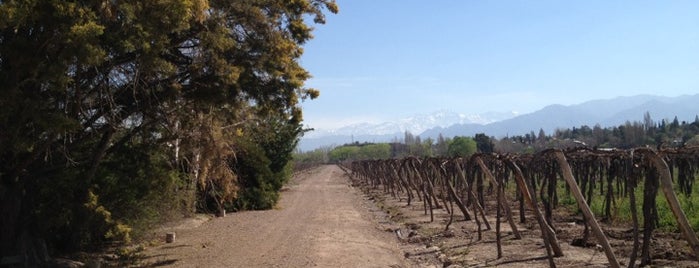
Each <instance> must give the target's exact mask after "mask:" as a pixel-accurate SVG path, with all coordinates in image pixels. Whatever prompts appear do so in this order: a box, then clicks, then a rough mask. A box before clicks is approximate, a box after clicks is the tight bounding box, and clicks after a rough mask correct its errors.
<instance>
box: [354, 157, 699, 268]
mask: <svg viewBox="0 0 699 268" xmlns="http://www.w3.org/2000/svg"><path fill="white" fill-rule="evenodd" d="M342 167H343V168H344V169H346V171H347V172H348V173H350V174H351V176H353V177H354V178H355V179H359V180H361V181H363V183H365V184H367V185H369V186H371V187H374V188H379V189H382V190H383V191H384V192H385V193H386V194H389V195H392V196H393V197H394V198H399V199H402V200H407V202H408V205H410V203H411V202H421V203H422V204H423V205H424V210H425V214H428V213H429V215H430V216H431V220H432V221H434V216H433V211H434V210H435V209H445V210H446V211H447V212H448V213H449V214H450V218H449V220H448V222H447V223H446V228H447V229H448V228H449V225H451V224H452V222H453V220H454V218H455V217H463V219H464V220H466V221H473V222H475V224H476V225H477V226H478V239H479V240H480V238H481V233H482V232H485V231H488V230H492V228H491V223H490V222H489V220H488V218H487V217H486V214H488V212H491V211H495V212H496V217H495V220H496V228H495V229H496V230H495V231H496V240H497V249H498V258H499V257H501V256H502V249H501V241H500V240H501V234H500V224H501V222H500V221H501V218H502V219H504V221H506V223H505V222H503V224H509V225H510V227H511V229H512V232H513V234H514V238H515V239H519V238H521V235H520V233H519V232H518V230H517V225H516V224H515V220H516V217H517V215H513V213H512V210H513V208H516V206H519V215H518V216H519V221H520V222H525V221H526V217H525V212H526V211H531V212H532V214H533V215H532V216H533V218H534V219H535V220H536V221H537V223H538V226H539V227H540V230H541V234H542V239H543V242H544V245H545V247H546V254H547V256H548V260H549V265H550V266H551V267H555V263H554V258H555V257H559V256H563V254H564V253H563V252H562V250H561V247H560V244H559V241H558V239H557V237H556V230H555V227H554V224H553V219H552V215H553V211H554V209H556V208H557V207H558V206H559V205H560V200H561V198H563V197H562V196H559V195H561V192H560V191H557V190H556V189H557V188H559V184H561V183H563V184H565V189H566V190H565V192H564V193H563V194H565V195H568V196H567V198H569V197H571V196H572V197H573V198H574V199H575V200H576V204H577V207H578V209H579V212H580V213H581V214H582V216H583V219H584V220H583V221H584V226H585V229H584V232H583V240H585V241H586V240H587V239H588V237H589V236H590V234H591V235H592V236H594V238H595V239H596V241H597V243H598V244H599V245H600V246H601V247H602V249H603V250H604V252H605V254H606V257H607V259H608V260H609V264H610V266H612V267H619V266H620V264H619V261H618V259H617V257H616V256H615V253H614V250H613V249H612V248H611V246H610V244H609V242H608V239H607V236H606V234H605V232H604V231H603V230H602V228H601V227H600V225H599V220H600V219H603V220H608V219H611V218H612V214H613V213H612V208H613V207H614V206H615V203H616V202H617V200H619V199H620V198H622V199H624V200H626V201H627V202H628V204H629V210H630V214H631V224H632V226H633V250H632V252H631V254H630V256H629V261H628V262H627V263H628V264H629V267H634V265H635V264H636V260H637V259H638V258H639V257H640V262H641V265H648V264H650V263H651V261H652V260H651V256H652V255H651V250H652V249H651V246H650V245H651V240H652V239H653V231H654V229H656V228H657V227H658V224H659V219H658V207H657V201H658V200H657V198H665V200H666V201H667V204H668V205H669V207H670V209H671V210H672V215H673V219H674V222H675V223H676V226H677V227H678V229H679V230H680V231H681V232H682V236H683V238H684V239H685V240H686V241H687V243H688V244H689V248H690V249H691V251H692V252H690V255H691V254H693V256H694V257H695V258H698V256H699V240H698V239H697V235H696V233H695V232H694V230H693V229H692V227H691V225H690V223H689V222H688V219H687V217H686V215H685V213H684V212H683V210H682V209H681V206H680V204H679V201H678V196H677V194H680V195H685V196H689V195H691V194H692V187H693V184H694V182H695V178H696V175H697V173H698V172H699V148H697V147H693V148H680V149H662V150H659V151H656V150H652V149H649V148H637V149H631V150H594V149H589V148H573V149H568V150H565V151H562V150H558V149H550V150H545V151H542V152H539V153H536V154H523V155H517V154H474V155H472V156H470V157H467V158H425V159H419V158H415V157H408V158H404V159H385V160H366V161H355V162H350V163H345V164H343V165H342ZM512 189H514V191H513V190H512ZM659 192H662V197H659V195H660V193H659ZM639 195H640V196H639ZM486 196H488V197H492V198H494V200H496V202H494V203H495V204H496V205H494V207H486V206H487V205H489V206H493V203H488V202H485V197H486ZM596 199H601V200H596ZM593 201H596V202H600V201H601V203H602V204H603V209H602V212H601V214H602V215H600V213H597V215H595V214H594V213H593V212H592V211H591V209H590V206H589V204H591V203H592V202H593ZM455 205H456V206H455ZM637 205H639V206H637ZM525 206H526V207H525ZM637 207H640V208H641V209H640V211H638V209H637ZM525 208H526V209H525ZM527 209H528V210H527ZM491 213H492V212H491ZM457 215H458V216H457ZM598 218H599V219H598ZM491 219H492V218H491Z"/></svg>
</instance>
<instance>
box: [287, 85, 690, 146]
mask: <svg viewBox="0 0 699 268" xmlns="http://www.w3.org/2000/svg"><path fill="white" fill-rule="evenodd" d="M698 104H699V94H695V95H683V96H679V97H663V96H655V95H637V96H630V97H617V98H613V99H604V100H591V101H587V102H584V103H581V104H576V105H568V106H564V105H559V104H553V105H549V106H546V107H544V108H542V109H540V110H537V111H535V112H532V113H527V114H521V115H520V114H518V113H516V112H489V113H483V114H478V115H464V114H459V113H455V112H451V111H445V110H440V111H437V112H434V113H431V114H427V115H416V116H411V117H407V118H404V119H400V120H396V121H393V122H384V123H379V124H372V123H359V124H352V125H348V126H345V127H341V128H338V129H334V130H314V131H312V132H310V133H307V134H306V135H305V136H304V137H303V138H302V139H301V141H300V142H299V149H301V150H302V151H308V150H313V149H315V148H319V147H323V146H333V145H342V144H345V143H350V142H355V141H359V142H365V141H366V142H388V141H392V140H400V139H402V137H403V135H404V133H405V132H406V131H408V132H410V133H412V134H413V135H419V136H420V137H421V138H428V137H431V138H436V137H437V136H438V135H439V134H442V135H443V136H444V137H453V136H473V135H475V134H476V133H485V134H486V135H488V136H494V137H496V138H499V137H505V136H514V135H524V134H526V133H530V132H531V131H534V132H536V133H538V131H539V129H543V130H544V132H546V133H548V134H550V133H553V131H555V130H556V129H557V128H572V127H579V126H582V125H587V126H590V127H592V126H594V125H595V124H600V126H602V127H608V126H616V125H621V124H624V123H625V122H626V121H631V122H633V121H642V120H643V116H644V114H645V113H646V112H648V113H649V114H650V115H651V118H652V119H653V120H654V121H656V122H657V121H660V120H662V119H668V120H672V119H674V117H675V116H676V117H677V118H678V120H680V121H688V122H693V121H694V119H695V117H696V116H697V115H699V105H698Z"/></svg>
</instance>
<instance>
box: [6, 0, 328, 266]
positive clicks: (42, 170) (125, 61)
mask: <svg viewBox="0 0 699 268" xmlns="http://www.w3.org/2000/svg"><path fill="white" fill-rule="evenodd" d="M325 10H329V11H331V12H337V6H336V5H335V3H334V1H333V0H299V1H283V0H271V1H263V2H259V1H232V2H231V1H206V0H164V1H145V2H144V1H129V0H127V1H98V0H87V1H22V0H17V1H0V91H1V92H3V94H2V95H0V105H2V107H3V109H2V110H1V111H0V129H2V131H1V132H0V159H1V161H0V181H1V183H0V184H1V185H0V187H2V189H0V193H2V194H1V195H0V203H1V205H0V212H2V215H3V218H4V220H3V221H2V222H0V230H2V232H3V233H2V235H0V237H1V239H2V241H0V252H2V253H3V255H7V256H10V255H12V256H14V255H22V256H24V255H25V253H27V252H31V251H32V250H33V249H32V248H30V247H24V248H20V247H19V245H31V244H35V243H34V242H30V241H34V240H33V239H34V238H32V237H28V236H26V235H20V234H23V233H24V234H27V233H28V234H35V233H39V234H46V237H51V239H50V240H49V241H48V242H49V246H51V247H77V248H80V247H87V246H89V245H88V244H95V243H99V242H100V241H102V240H109V238H108V237H106V236H107V234H109V233H110V231H112V233H113V232H116V231H115V230H116V229H115V228H120V227H119V226H123V225H120V223H119V221H120V219H119V218H116V215H115V214H112V215H113V216H115V218H108V217H106V216H104V215H108V214H107V213H102V212H109V211H110V210H115V211H116V210H117V207H118V206H120V205H128V204H127V203H123V204H120V203H118V202H113V201H112V200H108V199H107V198H105V197H106V196H109V195H112V194H114V195H115V196H116V193H110V192H107V190H106V189H112V190H114V191H121V190H118V189H119V188H115V187H104V186H106V185H116V184H110V181H114V180H116V181H122V180H123V181H128V180H127V179H132V180H148V179H152V180H155V181H156V183H153V184H142V185H144V186H143V187H146V188H144V189H143V194H146V195H147V194H149V192H156V191H159V190H161V189H159V187H158V186H159V184H158V183H157V182H158V181H168V180H171V178H179V179H181V180H184V181H183V182H180V183H182V184H184V185H189V186H188V189H192V188H193V187H191V186H192V185H193V184H199V185H202V184H206V185H211V183H214V182H215V183H224V184H221V185H229V184H227V183H237V182H236V181H234V180H235V177H236V176H232V175H231V173H230V172H231V171H232V170H231V167H229V165H224V164H225V163H227V162H228V159H229V158H231V157H233V156H234V155H235V150H236V149H239V148H243V147H245V148H248V147H246V146H242V145H240V144H241V142H242V141H241V140H242V139H241V138H240V137H241V136H242V135H238V134H240V133H245V132H246V131H247V132H251V131H250V130H252V129H255V128H257V127H258V126H264V125H265V124H271V125H270V127H269V128H268V129H276V130H284V131H288V133H287V134H288V135H282V137H283V138H282V139H284V140H283V141H281V140H279V141H270V140H263V141H260V140H257V141H253V142H255V143H257V144H256V145H255V146H252V145H251V146H249V148H255V147H256V146H259V147H262V151H264V152H265V153H264V154H265V155H267V156H268V157H270V154H271V153H272V152H277V153H279V155H278V157H279V158H278V159H271V160H270V159H268V160H269V161H270V162H269V163H268V165H272V167H270V168H273V169H279V167H280V166H283V165H284V163H285V162H287V161H288V156H287V155H286V154H287V151H288V147H289V146H290V145H292V144H294V140H295V139H296V138H297V137H293V136H294V133H296V134H297V135H298V133H299V132H298V126H300V122H301V119H302V117H301V112H300V108H299V107H298V103H299V101H300V100H303V99H313V98H315V97H317V96H318V94H319V93H318V91H316V90H315V89H311V88H306V87H304V85H303V83H304V81H305V80H306V79H308V78H309V77H310V75H309V74H308V72H306V71H305V70H304V69H303V68H302V67H301V66H300V64H299V62H298V60H299V58H300V56H301V54H302V51H303V50H302V45H303V44H304V43H305V42H306V41H307V40H309V39H310V38H311V30H312V28H311V27H310V26H309V25H307V24H306V23H305V20H306V19H307V18H313V20H314V21H315V22H316V23H323V22H324V13H323V12H324V11H325ZM267 118H277V119H278V118H284V119H282V120H281V121H278V120H277V121H274V120H273V121H265V120H267ZM275 120H276V119H275ZM274 122H283V123H282V124H281V125H280V124H276V123H274ZM275 124H276V125H275ZM277 127H279V128H277ZM246 142H247V141H246ZM250 150H251V151H255V150H254V149H250ZM256 152H257V151H256ZM136 153H138V154H142V155H143V158H142V159H152V160H153V163H157V165H158V166H161V165H163V166H165V167H167V166H169V167H171V168H170V170H167V169H165V170H163V172H158V173H157V174H151V175H156V176H154V177H150V176H148V175H147V174H145V173H143V172H140V171H147V169H148V167H143V166H139V167H138V168H135V167H134V168H133V169H129V167H128V166H122V167H120V168H119V169H116V170H123V171H129V170H132V171H133V173H132V174H131V175H136V176H137V177H136V178H131V177H125V176H126V174H119V173H117V172H115V169H108V168H105V164H106V163H113V164H116V163H118V162H117V161H115V160H117V159H120V158H121V157H124V156H128V155H130V154H136ZM251 155H253V156H251V157H257V154H251ZM146 156H148V157H146ZM274 157H277V156H274ZM256 163H265V161H263V159H262V158H260V161H256ZM251 166H257V167H260V168H262V166H263V165H251ZM177 167H183V168H182V169H178V168H177ZM262 169H264V168H262ZM136 171H138V172H136ZM171 172H175V173H177V174H171ZM207 174H209V175H211V176H207ZM221 174H229V175H230V176H224V177H225V178H228V179H226V180H220V179H216V178H217V177H218V178H220V176H217V175H221ZM183 178H184V179H183ZM219 186H220V185H219ZM50 187H60V189H62V190H63V191H64V192H63V195H51V196H50V197H51V198H55V200H48V199H46V198H36V197H37V196H40V194H41V193H42V192H44V191H48V190H50V189H52V188H50ZM195 188H196V187H195ZM53 189H56V188H53ZM163 194H167V193H163ZM134 196H137V195H134ZM42 197H43V196H42ZM53 203H56V204H63V203H65V204H66V205H67V206H68V207H69V208H68V209H66V210H60V211H50V210H45V209H40V208H42V206H48V205H51V204H53ZM85 204H89V205H85ZM34 212H37V213H34ZM100 213H102V214H100ZM100 215H101V216H100ZM122 216H123V215H122ZM28 219H29V220H28ZM38 219H41V221H39V220H38ZM83 219H86V223H84V224H83V226H78V225H77V224H74V223H75V222H80V221H82V220H83ZM124 219H126V218H124ZM20 220H21V221H20ZM25 221H28V222H34V224H31V225H24V224H22V222H25ZM58 221H60V222H61V225H60V226H59V225H58V224H55V223H57V222H58ZM42 224H44V225H45V227H46V228H43V229H42V227H41V226H38V225H42ZM64 227H65V228H64ZM76 228H78V229H76ZM122 229H123V230H126V229H125V228H122ZM61 230H62V231H63V232H66V231H67V232H73V233H70V234H65V233H60V232H61ZM91 230H98V231H91ZM57 232H58V233H57ZM74 232H78V233H74ZM100 233H101V234H100ZM49 234H50V236H49ZM69 236H73V237H75V239H74V240H73V241H67V240H62V238H60V237H63V238H65V237H69ZM56 237H59V238H56ZM112 239H119V238H112ZM73 242H75V243H73ZM29 265H30V266H31V264H29Z"/></svg>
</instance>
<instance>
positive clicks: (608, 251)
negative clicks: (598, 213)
mask: <svg viewBox="0 0 699 268" xmlns="http://www.w3.org/2000/svg"><path fill="white" fill-rule="evenodd" d="M554 155H555V156H556V160H557V161H558V165H559V167H560V168H561V172H562V173H563V178H564V179H565V181H566V183H568V186H569V187H570V191H571V192H572V193H573V196H574V197H575V200H576V201H577V202H578V207H580V210H582V212H583V214H584V215H585V220H587V224H588V225H589V226H590V227H591V228H592V232H593V233H594V234H595V236H596V237H597V242H599V243H600V244H601V245H602V248H603V249H604V254H605V255H607V260H609V265H610V266H611V267H614V268H618V267H620V265H619V261H617V259H616V256H615V255H614V251H612V247H611V246H610V245H609V240H607V236H605V235H604V232H603V231H602V228H601V227H600V226H599V223H597V220H596V219H595V216H594V215H593V214H592V210H590V206H588V205H587V202H585V198H584V197H583V195H582V192H580V188H578V184H577V183H575V178H573V171H572V170H571V169H570V165H568V161H567V160H566V157H565V155H564V154H563V152H561V151H558V150H556V151H554Z"/></svg>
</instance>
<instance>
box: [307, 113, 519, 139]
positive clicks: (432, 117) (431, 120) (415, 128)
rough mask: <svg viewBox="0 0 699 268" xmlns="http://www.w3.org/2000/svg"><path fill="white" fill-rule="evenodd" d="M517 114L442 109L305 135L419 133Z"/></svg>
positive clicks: (479, 122) (316, 136)
mask: <svg viewBox="0 0 699 268" xmlns="http://www.w3.org/2000/svg"><path fill="white" fill-rule="evenodd" d="M515 116H517V112H488V113H483V114H475V115H465V114H460V113H456V112H452V111H448V110H440V111H436V112H433V113H430V114H419V115H414V116H410V117H406V118H401V119H397V120H394V121H390V122H382V123H376V124H372V123H357V124H352V125H348V126H344V127H341V128H338V129H331V130H325V129H316V130H314V131H312V132H310V133H307V134H306V135H305V137H306V138H320V137H324V136H331V135H342V136H361V135H394V134H396V133H404V132H406V131H408V132H410V133H413V134H419V133H422V132H424V131H426V130H428V129H432V128H435V127H448V126H451V125H455V124H481V125H484V124H489V123H492V122H497V121H501V120H505V119H509V118H512V117H515Z"/></svg>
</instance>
